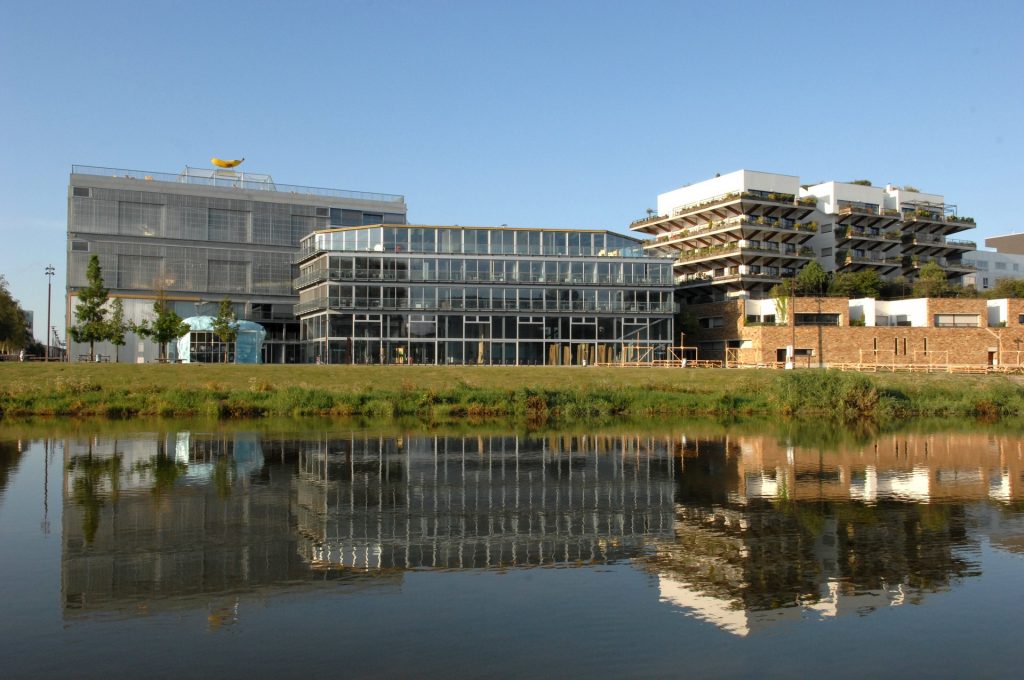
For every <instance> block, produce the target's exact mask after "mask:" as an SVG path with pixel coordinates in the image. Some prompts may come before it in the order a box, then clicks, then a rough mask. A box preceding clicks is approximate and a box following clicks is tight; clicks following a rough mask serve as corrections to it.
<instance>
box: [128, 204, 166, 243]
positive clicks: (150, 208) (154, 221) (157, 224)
mask: <svg viewBox="0 0 1024 680" xmlns="http://www.w3.org/2000/svg"><path fill="white" fill-rule="evenodd" d="M163 211H164V207H163V206H162V205H156V204H154V203H129V202H127V201H121V202H120V203H118V204H117V231H118V233H119V234H128V235H131V236H160V235H161V232H162V230H163Z"/></svg>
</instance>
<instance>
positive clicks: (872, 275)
mask: <svg viewBox="0 0 1024 680" xmlns="http://www.w3.org/2000/svg"><path fill="white" fill-rule="evenodd" d="M882 283H883V282H882V278H881V277H880V276H879V275H878V272H876V271H875V270H874V269H865V270H864V271H859V272H840V273H838V274H836V275H835V276H834V277H833V278H832V283H831V284H830V285H829V288H828V294H829V295H832V296H834V297H846V298H877V297H878V296H879V295H880V294H881V292H882Z"/></svg>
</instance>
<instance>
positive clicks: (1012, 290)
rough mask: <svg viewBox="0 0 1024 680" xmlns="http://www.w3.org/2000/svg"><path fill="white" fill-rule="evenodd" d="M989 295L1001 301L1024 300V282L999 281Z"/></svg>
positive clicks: (1012, 280) (1020, 280)
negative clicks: (1010, 299)
mask: <svg viewBox="0 0 1024 680" xmlns="http://www.w3.org/2000/svg"><path fill="white" fill-rule="evenodd" d="M989 295H990V296H991V297H992V298H993V299H995V300H999V299H1002V298H1024V280H1022V279H999V280H997V281H996V285H995V286H993V287H992V290H991V291H989Z"/></svg>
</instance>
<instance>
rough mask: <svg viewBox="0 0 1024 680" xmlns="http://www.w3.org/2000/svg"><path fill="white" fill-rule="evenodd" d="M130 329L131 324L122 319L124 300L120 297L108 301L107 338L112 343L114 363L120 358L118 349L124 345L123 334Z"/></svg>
mask: <svg viewBox="0 0 1024 680" xmlns="http://www.w3.org/2000/svg"><path fill="white" fill-rule="evenodd" d="M131 329H132V327H131V325H130V324H129V323H128V322H127V321H125V320H124V302H123V301H122V300H121V298H114V301H113V302H111V303H110V320H109V321H107V339H108V340H110V342H111V343H112V344H113V345H114V363H117V362H119V361H120V360H121V357H120V355H119V352H118V350H119V349H120V348H121V347H124V345H125V343H126V342H127V341H126V340H125V337H124V336H125V334H127V333H128V331H130V330H131Z"/></svg>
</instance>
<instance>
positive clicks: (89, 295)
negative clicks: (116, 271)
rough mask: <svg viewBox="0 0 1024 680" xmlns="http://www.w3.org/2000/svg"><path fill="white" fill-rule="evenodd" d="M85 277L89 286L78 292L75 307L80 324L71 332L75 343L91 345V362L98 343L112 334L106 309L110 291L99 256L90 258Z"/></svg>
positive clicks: (73, 327) (71, 329) (72, 328)
mask: <svg viewBox="0 0 1024 680" xmlns="http://www.w3.org/2000/svg"><path fill="white" fill-rule="evenodd" d="M85 277H86V280H87V281H88V282H89V285H87V286H86V287H85V288H83V289H82V290H80V291H78V304H77V305H76V306H75V318H77V319H78V323H77V324H75V325H74V326H72V327H71V328H70V332H71V339H72V340H74V341H75V342H87V343H89V360H90V361H91V360H92V359H93V358H94V357H95V356H96V353H95V349H96V342H97V341H99V342H102V341H103V340H107V339H108V333H109V332H110V328H109V326H108V325H107V309H106V304H107V294H108V292H109V291H107V289H106V288H105V287H104V286H103V270H102V269H100V258H99V257H98V256H97V255H93V256H92V257H90V258H89V267H88V268H87V269H86V270H85Z"/></svg>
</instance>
